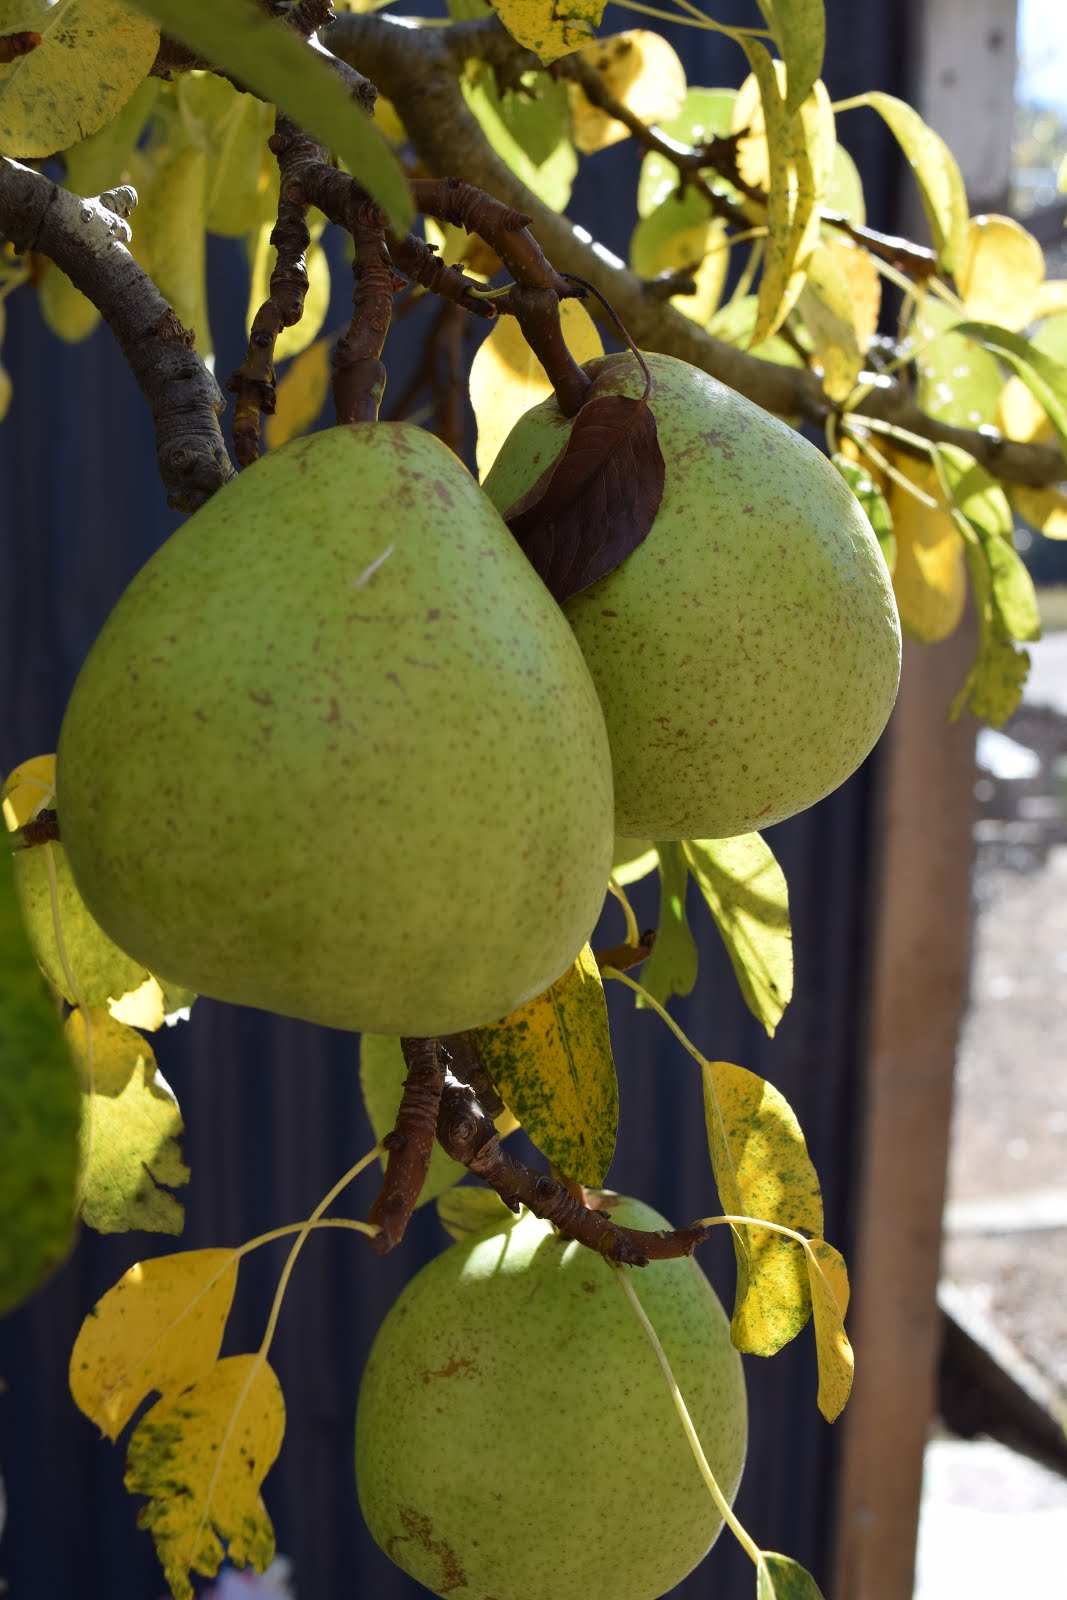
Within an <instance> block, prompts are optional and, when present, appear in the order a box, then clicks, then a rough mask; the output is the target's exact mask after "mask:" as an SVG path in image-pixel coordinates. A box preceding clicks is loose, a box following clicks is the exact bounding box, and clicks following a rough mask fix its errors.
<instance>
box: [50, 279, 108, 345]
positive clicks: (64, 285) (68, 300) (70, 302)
mask: <svg viewBox="0 0 1067 1600" xmlns="http://www.w3.org/2000/svg"><path fill="white" fill-rule="evenodd" d="M37 304H38V305H39V307H40V309H41V316H42V318H43V319H44V323H45V326H46V327H47V328H48V330H49V332H50V333H54V334H55V336H56V338H57V339H63V340H64V341H65V342H66V343H67V344H81V342H82V340H83V339H87V338H88V337H89V335H90V334H91V333H92V332H93V330H94V328H95V327H96V325H97V323H98V322H99V321H100V313H99V311H98V310H97V309H96V307H95V306H94V305H93V302H92V301H91V300H89V299H87V298H86V297H85V295H83V294H82V292H81V290H80V289H76V288H75V287H74V285H73V284H72V283H71V281H70V279H69V278H68V277H67V275H66V273H65V272H63V271H61V270H60V268H59V267H57V266H56V265H55V263H54V262H52V261H49V262H47V263H46V265H45V270H44V273H43V275H42V277H41V280H40V283H39V284H38V286H37Z"/></svg>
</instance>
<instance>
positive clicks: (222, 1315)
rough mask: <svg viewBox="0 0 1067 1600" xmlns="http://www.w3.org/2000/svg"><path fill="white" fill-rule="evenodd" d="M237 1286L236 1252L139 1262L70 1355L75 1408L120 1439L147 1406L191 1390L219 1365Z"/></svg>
mask: <svg viewBox="0 0 1067 1600" xmlns="http://www.w3.org/2000/svg"><path fill="white" fill-rule="evenodd" d="M236 1286H237V1254H236V1252H235V1251H233V1250H182V1251H180V1252H179V1253H178V1254H177V1255H171V1256H154V1257H153V1258H152V1259H151V1260H150V1261H139V1262H137V1264H136V1265H135V1266H132V1267H131V1268H130V1269H129V1271H128V1272H126V1273H124V1274H123V1276H122V1277H121V1278H120V1279H119V1281H118V1283H116V1284H115V1286H114V1287H113V1288H111V1289H109V1290H108V1291H107V1293H106V1294H105V1295H104V1296H103V1297H102V1298H101V1299H100V1300H98V1301H97V1302H96V1305H95V1306H94V1307H93V1309H92V1310H91V1311H90V1313H89V1315H88V1316H87V1317H86V1319H85V1321H84V1322H83V1323H82V1325H81V1328H80V1330H79V1332H78V1337H77V1339H76V1340H75V1341H74V1349H73V1350H72V1351H71V1356H70V1392H71V1394H72V1396H73V1398H74V1403H75V1405H76V1406H77V1407H78V1409H79V1410H80V1411H83V1412H84V1413H85V1415H86V1416H87V1417H88V1418H89V1419H90V1421H92V1422H95V1423H96V1425H97V1427H98V1428H100V1429H101V1431H102V1432H103V1433H106V1434H107V1436H108V1438H109V1439H117V1438H118V1436H119V1434H120V1433H121V1432H122V1430H123V1428H124V1427H125V1426H126V1424H127V1422H129V1420H130V1418H131V1417H132V1416H133V1414H134V1412H135V1411H136V1410H137V1408H138V1406H139V1405H140V1404H141V1402H142V1401H143V1400H146V1399H147V1398H148V1396H149V1395H150V1394H157V1393H158V1394H168V1393H174V1392H176V1391H177V1390H180V1389H184V1388H186V1387H187V1386H188V1385H189V1384H190V1383H193V1382H195V1380H196V1379H197V1378H202V1377H205V1376H206V1375H207V1373H209V1372H210V1371H211V1369H212V1367H213V1366H214V1365H215V1362H216V1361H217V1360H218V1355H219V1350H220V1348H221V1346H222V1335H223V1331H224V1329H225V1327H226V1319H227V1317H228V1316H229V1314H230V1306H231V1305H232V1304H233V1292H234V1289H235V1288H236Z"/></svg>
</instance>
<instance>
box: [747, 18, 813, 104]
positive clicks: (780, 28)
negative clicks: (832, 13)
mask: <svg viewBox="0 0 1067 1600" xmlns="http://www.w3.org/2000/svg"><path fill="white" fill-rule="evenodd" d="M758 3H759V8H760V10H761V11H762V12H763V15H764V17H765V18H766V20H767V26H768V27H769V28H770V30H771V33H772V35H773V37H774V42H775V44H776V45H777V46H778V49H779V52H780V54H781V57H782V60H783V62H784V63H785V70H786V82H787V84H788V86H789V87H788V93H787V95H786V99H785V108H786V110H787V111H788V112H789V114H790V115H791V116H792V115H794V114H795V113H796V112H797V111H798V110H799V109H800V105H801V102H802V101H804V100H806V99H807V97H808V95H809V94H810V93H811V91H812V89H813V88H814V86H815V83H816V80H817V79H818V78H819V77H821V75H822V64H823V57H824V55H825V54H826V9H825V5H824V3H823V0H758Z"/></svg>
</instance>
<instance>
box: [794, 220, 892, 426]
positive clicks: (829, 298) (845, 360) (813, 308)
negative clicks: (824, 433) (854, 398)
mask: <svg viewBox="0 0 1067 1600" xmlns="http://www.w3.org/2000/svg"><path fill="white" fill-rule="evenodd" d="M880 304H881V280H880V278H879V276H878V268H877V267H876V266H875V264H874V262H873V260H872V259H871V257H870V256H869V255H868V253H867V251H866V250H857V249H856V247H855V246H854V245H851V244H849V243H848V242H847V241H845V240H838V239H827V240H825V241H824V242H823V243H822V244H820V245H819V246H817V248H816V249H815V250H814V251H813V252H812V256H811V261H810V263H809V265H808V276H807V281H806V283H805V285H804V288H803V289H802V290H801V292H800V295H799V298H798V300H797V307H798V310H799V311H800V314H801V316H802V317H803V319H804V326H805V327H806V328H807V330H808V333H809V334H810V335H811V340H812V344H813V346H814V353H815V358H816V360H817V361H818V363H819V365H820V366H821V367H822V370H823V388H824V389H825V390H826V393H827V394H828V395H829V396H830V398H831V400H837V401H842V400H846V399H847V398H848V396H849V395H850V394H851V393H852V390H853V389H854V388H855V385H856V380H857V379H858V377H859V375H860V373H861V372H862V371H863V369H864V365H865V363H866V357H867V351H868V350H869V348H870V343H871V339H872V338H873V336H874V332H875V329H876V328H877V325H878V309H879V306H880Z"/></svg>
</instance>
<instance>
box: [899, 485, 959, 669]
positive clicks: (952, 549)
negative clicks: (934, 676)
mask: <svg viewBox="0 0 1067 1600" xmlns="http://www.w3.org/2000/svg"><path fill="white" fill-rule="evenodd" d="M894 465H895V467H896V470H897V472H898V473H900V475H901V476H902V477H904V478H906V479H907V480H908V482H909V483H912V484H914V485H915V486H916V488H918V489H919V490H920V492H921V493H923V494H926V495H931V496H933V497H935V498H940V496H939V493H938V480H937V474H936V473H935V472H934V469H933V467H932V466H931V465H930V464H929V462H926V461H918V460H915V459H912V458H911V457H908V456H900V457H898V458H897V459H896V460H895V462H894ZM889 509H890V512H891V514H892V518H893V531H894V533H895V535H896V542H897V559H896V565H895V567H894V569H893V591H894V593H895V595H896V597H897V607H898V609H899V611H900V625H901V627H902V628H903V629H904V630H905V632H906V633H909V634H911V635H912V637H913V638H916V639H920V640H922V641H923V642H924V643H925V644H932V643H933V642H935V641H936V640H938V639H944V638H947V637H948V635H949V634H950V633H952V632H953V630H954V629H955V628H956V627H957V626H958V625H959V622H960V618H961V617H962V616H963V606H964V602H965V600H966V598H967V569H966V560H965V556H964V546H963V538H962V536H961V534H960V531H959V529H958V528H957V527H956V524H955V523H954V522H953V520H952V518H951V517H950V516H949V514H948V512H947V511H946V510H944V509H943V508H942V507H941V506H940V505H938V506H937V507H934V506H929V505H925V504H924V503H923V501H922V500H920V499H918V498H917V497H916V496H915V495H914V494H911V493H910V492H909V491H908V490H907V489H906V488H905V487H904V486H903V485H902V484H900V483H898V482H891V483H890V485H889Z"/></svg>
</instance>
